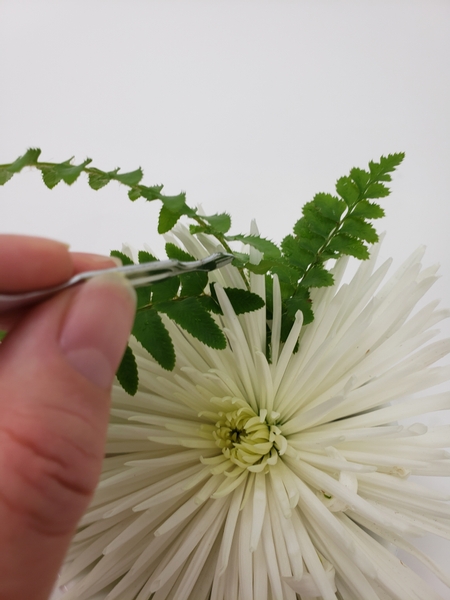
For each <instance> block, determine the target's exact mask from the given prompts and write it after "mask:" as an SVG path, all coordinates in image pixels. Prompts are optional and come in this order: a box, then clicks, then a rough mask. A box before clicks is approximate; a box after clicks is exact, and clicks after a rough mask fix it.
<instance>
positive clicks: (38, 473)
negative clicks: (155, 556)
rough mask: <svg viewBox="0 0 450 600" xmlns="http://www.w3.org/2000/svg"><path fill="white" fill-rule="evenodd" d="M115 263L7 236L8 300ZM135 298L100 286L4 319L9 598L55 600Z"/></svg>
mask: <svg viewBox="0 0 450 600" xmlns="http://www.w3.org/2000/svg"><path fill="white" fill-rule="evenodd" d="M111 266H114V265H113V264H112V262H111V260H110V259H108V258H107V257H98V256H94V255H84V254H76V253H69V251H68V249H67V247H66V246H65V245H64V244H61V243H59V242H55V241H50V240H45V239H41V238H28V237H23V236H10V235H3V236H0V293H8V292H9V293H14V292H22V291H27V290H29V289H38V288H39V287H42V288H44V287H49V286H52V285H57V284H58V283H62V282H63V281H66V280H67V279H68V278H69V277H71V276H72V275H73V274H74V273H76V272H80V271H83V270H93V269H103V268H108V267H111ZM134 309H135V293H134V290H133V289H132V288H131V287H130V286H129V284H128V283H127V282H126V281H125V279H124V278H122V277H121V276H119V275H116V276H111V275H109V276H103V275H102V276H99V277H96V278H94V279H92V280H90V281H88V282H87V283H84V284H82V285H80V286H77V287H75V288H72V289H69V290H65V291H64V292H61V293H60V294H58V295H57V296H54V297H53V298H51V299H49V300H47V301H46V302H44V303H43V304H40V305H38V306H35V307H32V308H30V309H27V310H25V309H20V310H17V311H10V313H9V314H8V313H5V314H4V315H0V328H2V329H7V330H8V331H9V333H8V335H7V337H6V338H5V340H4V341H3V342H2V344H1V345H0V600H24V599H25V598H28V599H30V600H47V599H48V597H49V595H50V593H51V590H52V587H53V585H54V582H55V579H56V576H57V573H58V569H59V567H60V565H61V563H62V561H63V558H64V555H65V552H66V550H67V547H68V545H69V543H70V540H71V537H72V535H73V533H74V530H75V527H76V524H77V522H78V520H79V519H80V517H81V516H82V514H83V512H84V511H85V509H86V508H87V506H88V504H89V501H90V499H91V497H92V494H93V492H94V490H95V487H96V484H97V480H98V477H99V474H100V470H101V463H102V459H103V452H104V443H105V436H106V429H107V423H108V414H109V402H110V390H111V385H112V381H113V378H114V374H115V371H116V369H117V367H118V364H119V362H120V359H121V357H122V354H123V352H124V350H125V347H126V342H127V338H128V336H129V334H130V330H131V327H132V324H133V317H134Z"/></svg>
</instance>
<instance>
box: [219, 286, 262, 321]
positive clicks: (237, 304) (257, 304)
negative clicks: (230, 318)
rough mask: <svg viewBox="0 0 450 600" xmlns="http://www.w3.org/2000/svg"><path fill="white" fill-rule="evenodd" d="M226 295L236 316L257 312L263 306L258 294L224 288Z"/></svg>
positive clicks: (239, 289)
mask: <svg viewBox="0 0 450 600" xmlns="http://www.w3.org/2000/svg"><path fill="white" fill-rule="evenodd" d="M224 291H225V293H226V295H227V296H228V299H229V301H230V303H231V306H232V307H233V310H234V312H235V313H236V314H237V315H242V314H244V313H247V312H252V311H254V310H258V309H259V308H262V307H263V306H264V300H263V299H262V298H261V296H258V294H254V293H253V292H249V291H248V290H243V289H241V288H230V287H227V288H224Z"/></svg>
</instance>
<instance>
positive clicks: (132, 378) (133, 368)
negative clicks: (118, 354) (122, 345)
mask: <svg viewBox="0 0 450 600" xmlns="http://www.w3.org/2000/svg"><path fill="white" fill-rule="evenodd" d="M116 377H117V380H118V382H119V383H120V385H121V386H122V387H123V389H124V390H125V391H126V392H127V394H130V396H134V395H135V394H136V392H137V389H138V385H139V374H138V368H137V364H136V358H135V356H134V354H133V351H132V350H131V348H130V347H129V346H127V348H126V350H125V353H124V355H123V357H122V361H121V363H120V365H119V368H118V369H117V373H116Z"/></svg>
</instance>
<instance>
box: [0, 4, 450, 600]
mask: <svg viewBox="0 0 450 600" xmlns="http://www.w3.org/2000/svg"><path fill="white" fill-rule="evenodd" d="M449 106H450V2H448V0H443V1H438V0H422V1H415V0H405V1H401V0H389V1H387V0H374V1H372V2H368V1H365V2H364V1H361V0H353V1H352V0H334V1H331V0H330V1H325V0H309V1H307V0H304V1H302V0H298V1H295V0H292V1H288V0H279V1H275V0H272V1H270V2H268V1H265V0H240V1H236V0H227V1H223V0H209V1H207V0H203V1H196V0H184V1H174V0H161V1H156V0H155V1H151V0H148V1H147V2H145V1H143V0H142V1H139V0H117V1H114V0H76V1H75V0H66V1H64V2H63V1H61V0H60V1H48V0H29V1H18V0H14V1H12V0H10V1H8V0H0V163H5V162H10V161H12V160H14V159H15V158H16V157H17V156H19V155H20V154H22V153H23V152H24V151H25V150H26V148H28V147H30V146H38V147H41V148H42V150H43V154H42V159H43V160H51V161H56V162H62V161H63V160H66V159H67V158H69V157H71V156H75V159H76V161H79V162H81V161H82V160H83V159H84V158H86V157H87V156H89V157H91V158H93V159H94V162H93V165H95V166H98V167H100V168H103V169H105V170H110V169H113V168H115V167H117V166H120V167H122V169H123V170H124V171H127V170H133V169H135V168H136V167H137V166H139V165H140V166H142V167H143V169H144V171H145V178H144V181H143V183H145V184H148V185H153V184H157V183H164V184H165V193H167V194H176V193H178V192H179V191H180V190H182V189H183V190H186V191H187V198H188V203H189V204H191V205H196V204H197V203H201V204H202V205H203V207H204V210H205V211H206V213H207V214H212V213H214V212H221V211H225V210H226V211H229V212H230V213H231V214H232V216H233V232H235V233H239V232H246V231H247V230H248V226H249V222H250V219H251V218H253V217H256V218H257V221H258V224H259V227H260V230H261V234H262V235H264V236H267V237H270V238H272V239H274V240H275V241H277V242H279V241H280V240H281V239H282V237H283V236H284V235H286V234H287V233H289V232H290V230H291V227H292V225H293V223H294V222H295V220H297V218H298V217H299V216H300V210H301V206H302V204H304V203H305V202H306V201H308V200H310V199H311V198H312V196H313V194H314V193H316V192H318V191H327V192H332V191H333V186H334V182H335V180H336V179H337V178H338V177H339V176H341V175H344V174H346V173H347V172H348V171H349V169H350V168H351V167H353V166H360V167H365V166H366V165H367V162H368V161H369V160H371V159H378V158H379V157H380V155H382V154H387V153H390V152H398V151H405V152H406V159H405V162H404V164H403V165H402V166H401V167H400V168H399V170H398V172H397V173H396V174H395V175H394V182H393V184H392V190H393V194H392V196H390V197H389V198H387V199H385V200H382V204H383V206H384V207H385V208H386V212H387V217H386V218H385V219H383V220H382V221H381V222H378V223H377V226H378V228H379V230H387V238H386V240H385V243H384V246H383V251H382V255H383V256H390V255H393V256H394V257H395V259H396V262H397V264H398V263H399V262H400V261H401V260H402V259H404V258H405V257H406V256H407V255H408V254H409V253H410V252H412V250H414V249H415V248H416V247H417V245H419V244H426V245H427V247H428V251H427V254H426V259H425V262H426V264H431V263H434V262H436V261H438V262H440V263H441V265H442V270H441V274H442V277H441V279H440V280H439V281H438V283H437V284H436V286H435V287H434V289H433V290H434V291H433V292H432V294H434V296H437V297H440V298H442V299H443V300H444V304H445V305H446V306H449V305H450V298H449V296H450V294H449V291H450V286H449V282H450V258H449V254H450V253H449V252H448V233H447V232H448V226H449V223H450V198H449V187H450V178H449V166H450V118H449V112H448V111H449ZM158 210H159V206H158V205H157V203H153V204H149V203H147V202H145V201H144V200H138V201H136V202H135V203H131V202H130V201H128V199H127V196H126V189H125V188H123V187H121V186H119V185H118V184H117V185H116V184H110V185H109V186H108V187H106V188H104V189H103V190H102V191H99V192H94V191H92V190H90V188H88V186H87V183H86V181H85V180H84V179H83V181H78V182H77V183H76V184H74V186H73V187H71V188H68V187H66V186H65V185H64V184H60V185H59V186H58V187H57V188H55V189H54V190H53V191H49V190H47V189H46V188H45V187H44V186H43V184H42V183H41V182H40V181H39V174H38V173H36V172H32V171H30V172H27V173H23V174H22V175H20V176H16V177H14V179H13V180H11V181H10V182H9V183H8V184H7V185H6V186H5V187H3V188H0V217H1V226H0V229H1V231H3V232H14V233H28V234H36V235H43V236H48V237H54V238H57V239H60V240H64V241H66V242H69V243H70V244H71V246H72V248H73V249H76V250H82V251H88V252H102V253H108V252H109V250H110V249H112V248H120V246H121V244H122V242H130V243H131V244H133V245H134V246H135V247H138V248H139V247H142V245H143V243H144V242H145V243H148V244H150V245H151V246H152V247H153V248H155V249H156V250H157V251H161V248H162V244H161V242H160V241H159V240H157V235H156V217H157V213H158ZM445 332H446V333H447V334H448V333H450V327H449V325H448V324H446V325H445ZM447 389H448V387H447ZM439 418H440V419H442V415H441V416H440V417H439ZM434 422H437V420H436V418H435V421H434ZM447 489H449V491H450V486H447ZM425 543H427V544H428V542H425ZM428 546H429V547H428V551H429V552H430V553H432V554H433V555H434V556H435V557H436V558H437V559H438V560H439V561H440V562H441V564H442V565H443V566H445V565H447V566H448V565H450V549H449V543H442V544H441V543H438V542H436V541H435V540H433V541H432V542H430V543H429V545H428ZM436 586H437V587H438V584H436ZM446 593H447V595H445V594H446ZM442 594H444V597H445V598H446V599H447V600H448V599H449V598H450V596H448V592H442Z"/></svg>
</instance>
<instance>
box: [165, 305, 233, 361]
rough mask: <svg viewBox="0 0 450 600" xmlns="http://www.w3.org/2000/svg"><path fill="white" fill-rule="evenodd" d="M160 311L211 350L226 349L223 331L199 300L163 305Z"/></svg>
mask: <svg viewBox="0 0 450 600" xmlns="http://www.w3.org/2000/svg"><path fill="white" fill-rule="evenodd" d="M158 310H159V311H161V312H164V313H166V315H167V316H168V317H170V318H171V319H172V320H173V321H175V323H177V324H178V325H180V327H182V328H183V329H185V330H186V331H187V332H188V333H190V334H191V335H192V336H194V337H195V338H197V339H198V340H200V341H201V342H203V343H204V344H206V345H207V346H209V347H210V348H216V349H218V350H219V349H223V348H225V347H226V345H227V341H226V338H225V336H224V334H223V333H222V330H221V329H220V327H219V326H218V325H217V323H216V322H215V321H214V319H213V318H212V317H211V315H210V314H209V312H208V310H207V309H206V308H205V307H204V306H203V304H202V303H201V302H199V301H198V299H197V298H185V299H183V300H179V301H173V302H165V303H161V304H158Z"/></svg>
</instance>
